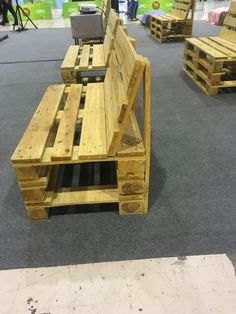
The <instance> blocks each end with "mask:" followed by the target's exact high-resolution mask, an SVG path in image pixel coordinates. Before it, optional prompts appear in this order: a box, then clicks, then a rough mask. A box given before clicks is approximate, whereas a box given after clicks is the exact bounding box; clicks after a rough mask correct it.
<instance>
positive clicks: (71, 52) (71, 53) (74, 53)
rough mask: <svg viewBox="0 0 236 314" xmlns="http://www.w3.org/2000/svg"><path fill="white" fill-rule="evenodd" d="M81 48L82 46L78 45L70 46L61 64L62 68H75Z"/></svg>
mask: <svg viewBox="0 0 236 314" xmlns="http://www.w3.org/2000/svg"><path fill="white" fill-rule="evenodd" d="M79 49H80V46H78V45H72V46H70V47H69V49H68V51H67V53H66V55H65V58H64V61H63V63H62V65H61V69H62V70H70V69H73V68H74V66H75V64H76V60H77V57H78V54H79Z"/></svg>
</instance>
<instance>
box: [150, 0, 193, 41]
mask: <svg viewBox="0 0 236 314" xmlns="http://www.w3.org/2000/svg"><path fill="white" fill-rule="evenodd" d="M188 16H189V17H188ZM193 17H194V1H193V0H175V1H174V2H173V6H172V9H171V11H170V13H168V14H163V15H155V16H151V22H150V32H151V36H152V37H154V38H155V39H157V40H158V41H160V42H163V41H166V40H168V39H177V38H179V39H183V38H187V37H191V36H192V26H193Z"/></svg>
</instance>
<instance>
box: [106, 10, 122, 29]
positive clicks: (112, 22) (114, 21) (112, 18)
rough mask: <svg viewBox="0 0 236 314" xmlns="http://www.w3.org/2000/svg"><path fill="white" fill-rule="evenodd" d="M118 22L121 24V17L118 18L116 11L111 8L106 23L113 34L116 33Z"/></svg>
mask: <svg viewBox="0 0 236 314" xmlns="http://www.w3.org/2000/svg"><path fill="white" fill-rule="evenodd" d="M120 24H122V21H121V19H120V18H119V16H118V15H117V13H116V12H115V11H114V10H113V9H111V10H110V13H109V17H108V20H107V25H108V26H109V27H110V29H111V31H112V34H113V35H115V34H116V30H117V27H118V25H120Z"/></svg>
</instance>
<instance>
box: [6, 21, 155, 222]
mask: <svg viewBox="0 0 236 314" xmlns="http://www.w3.org/2000/svg"><path fill="white" fill-rule="evenodd" d="M142 79H143V137H142V136H141V133H140V129H139V126H138V122H137V119H136V115H135V112H134V110H133V109H134V105H135V101H136V96H137V92H138V89H139V86H140V83H141V81H142ZM11 162H12V165H13V168H14V170H15V173H16V176H17V179H18V183H19V187H20V190H21V192H22V195H23V199H24V203H25V206H26V209H27V213H28V215H29V216H30V218H31V219H36V220H41V219H47V217H48V209H49V208H50V207H58V206H66V205H74V204H97V203H118V204H119V213H120V214H142V213H146V212H147V210H148V190H149V172H150V65H149V62H148V60H147V59H146V58H144V57H142V56H140V55H138V54H137V53H136V51H135V50H134V48H133V47H132V45H131V43H130V41H129V40H128V38H127V36H126V34H125V32H124V30H123V29H122V27H121V26H118V28H117V34H116V37H115V39H114V50H113V51H112V54H111V58H110V67H109V68H108V69H107V73H106V77H105V81H104V82H103V83H90V84H88V85H87V86H83V85H81V84H72V85H71V86H66V85H63V84H62V85H52V86H49V87H48V89H47V91H46V93H45V95H44V97H43V99H42V101H41V102H40V104H39V106H38V108H37V110H36V112H35V114H34V116H33V118H32V120H31V122H30V124H29V125H28V127H27V128H26V130H25V133H24V135H23V136H22V138H21V140H20V142H19V144H18V146H17V148H16V150H15V152H14V154H13V156H12V158H11ZM104 163H106V164H107V163H112V164H113V165H114V167H115V173H116V182H115V184H114V185H110V184H108V185H100V184H95V185H87V186H76V187H75V186H69V187H68V186H67V187H58V182H57V174H58V171H60V168H61V167H63V165H70V164H73V165H74V164H76V165H81V166H82V165H83V164H92V165H95V164H99V165H100V166H102V165H103V164H104ZM111 206H112V205H111Z"/></svg>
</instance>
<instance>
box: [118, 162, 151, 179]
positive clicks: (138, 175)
mask: <svg viewBox="0 0 236 314" xmlns="http://www.w3.org/2000/svg"><path fill="white" fill-rule="evenodd" d="M144 172H145V160H127V161H121V160H118V169H117V175H118V178H120V179H142V178H144Z"/></svg>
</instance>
